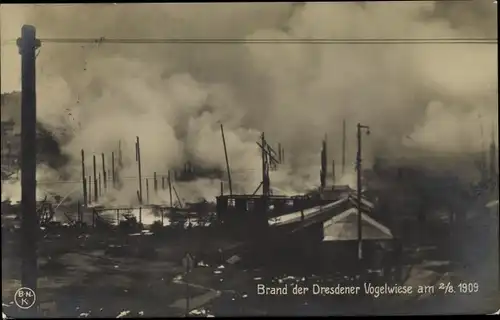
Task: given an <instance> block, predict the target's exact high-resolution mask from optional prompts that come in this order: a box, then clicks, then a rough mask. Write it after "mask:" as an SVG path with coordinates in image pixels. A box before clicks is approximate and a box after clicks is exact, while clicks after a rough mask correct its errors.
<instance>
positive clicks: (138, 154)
mask: <svg viewBox="0 0 500 320" xmlns="http://www.w3.org/2000/svg"><path fill="white" fill-rule="evenodd" d="M135 158H136V161H137V171H138V173H139V202H140V203H141V204H142V199H143V198H142V168H141V145H140V141H139V137H136V143H135Z"/></svg>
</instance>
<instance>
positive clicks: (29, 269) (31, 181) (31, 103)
mask: <svg viewBox="0 0 500 320" xmlns="http://www.w3.org/2000/svg"><path fill="white" fill-rule="evenodd" d="M17 46H18V47H19V53H20V54H21V212H22V216H21V228H22V229H21V230H22V240H21V250H20V252H21V255H22V257H21V283H22V286H23V287H26V288H29V289H31V290H33V291H34V292H35V294H36V291H37V279H38V266H37V264H38V262H37V242H38V234H39V231H40V230H39V227H38V216H37V207H36V66H35V60H36V54H35V51H36V49H37V48H38V47H40V40H38V39H36V29H35V27H34V26H30V25H24V26H23V27H22V29H21V38H19V39H17ZM35 304H36V303H35ZM36 310H37V307H36V305H35V306H33V307H32V308H30V309H28V310H27V315H28V316H36Z"/></svg>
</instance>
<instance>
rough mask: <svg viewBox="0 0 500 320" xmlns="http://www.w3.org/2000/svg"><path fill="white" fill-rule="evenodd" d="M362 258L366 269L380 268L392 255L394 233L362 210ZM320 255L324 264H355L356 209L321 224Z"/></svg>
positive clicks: (339, 265) (347, 266)
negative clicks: (322, 233)
mask: <svg viewBox="0 0 500 320" xmlns="http://www.w3.org/2000/svg"><path fill="white" fill-rule="evenodd" d="M361 223H362V225H361V228H362V229H361V230H362V233H361V236H362V240H363V246H362V248H363V249H362V251H363V261H364V263H363V264H364V265H366V266H367V267H368V268H374V269H378V268H381V267H382V265H383V264H384V263H385V262H384V261H386V260H387V257H389V256H391V254H390V253H389V251H390V249H391V247H392V241H393V240H394V236H393V234H392V232H391V230H390V229H389V228H387V227H386V226H384V225H383V224H381V223H380V222H378V221H376V220H375V219H373V218H372V217H370V216H369V215H368V214H367V213H366V212H362V213H361ZM323 232H324V236H323V242H322V255H323V259H324V261H325V262H327V263H326V264H327V265H330V266H331V267H335V268H340V269H344V268H348V269H352V266H354V265H358V263H357V261H358V257H357V254H358V210H357V208H350V209H348V210H346V211H344V212H342V213H340V214H339V215H337V216H335V217H333V218H332V219H330V220H328V221H326V222H325V223H324V224H323Z"/></svg>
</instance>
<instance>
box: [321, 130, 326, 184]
mask: <svg viewBox="0 0 500 320" xmlns="http://www.w3.org/2000/svg"><path fill="white" fill-rule="evenodd" d="M327 171H328V170H327V153H326V136H325V139H324V140H323V143H322V148H321V171H320V183H321V189H322V190H323V189H325V187H326V175H327Z"/></svg>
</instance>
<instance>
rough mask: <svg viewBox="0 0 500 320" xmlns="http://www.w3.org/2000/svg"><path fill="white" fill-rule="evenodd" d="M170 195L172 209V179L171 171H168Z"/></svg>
mask: <svg viewBox="0 0 500 320" xmlns="http://www.w3.org/2000/svg"><path fill="white" fill-rule="evenodd" d="M168 193H169V195H170V208H172V206H173V200H172V177H171V175H170V170H168Z"/></svg>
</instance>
